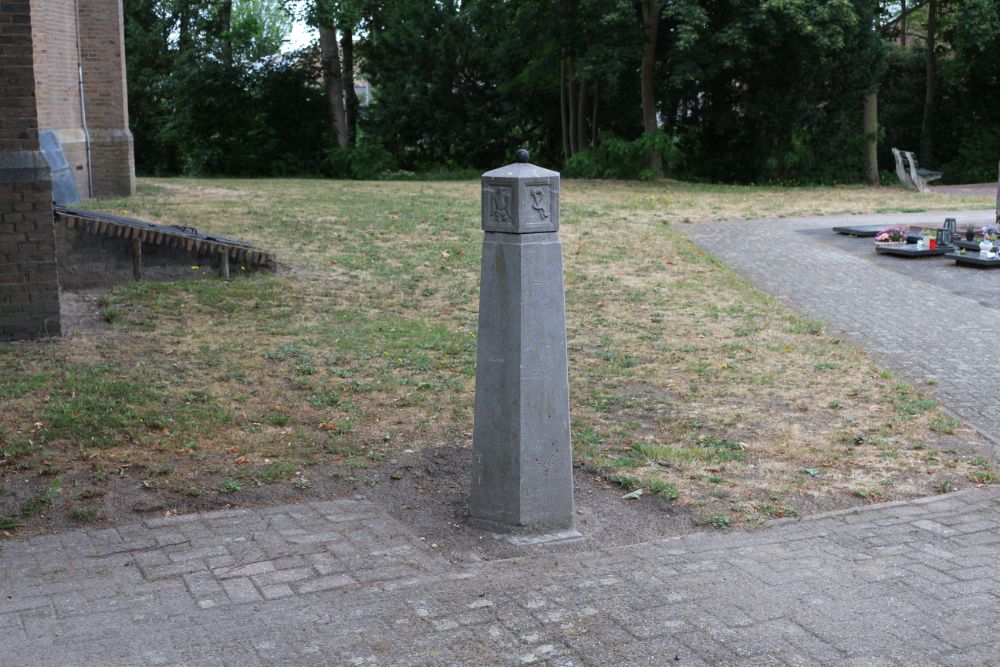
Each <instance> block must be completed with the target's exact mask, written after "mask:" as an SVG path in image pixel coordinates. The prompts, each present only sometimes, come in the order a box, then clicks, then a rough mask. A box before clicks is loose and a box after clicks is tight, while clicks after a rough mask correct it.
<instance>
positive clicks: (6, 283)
mask: <svg viewBox="0 0 1000 667" xmlns="http://www.w3.org/2000/svg"><path fill="white" fill-rule="evenodd" d="M0 81H2V82H3V85H4V94H3V95H0V341H11V340H22V339H27V338H35V337H38V336H45V335H58V334H59V333H60V320H59V277H58V272H57V270H56V242H55V234H54V231H53V215H52V182H51V177H50V172H49V168H48V165H47V164H46V162H45V158H44V156H43V155H42V153H41V151H39V146H38V117H37V112H36V108H35V76H34V67H33V57H32V24H31V8H30V6H29V3H28V0H0Z"/></svg>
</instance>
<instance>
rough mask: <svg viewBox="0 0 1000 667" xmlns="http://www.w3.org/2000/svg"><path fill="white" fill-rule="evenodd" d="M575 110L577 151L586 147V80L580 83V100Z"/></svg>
mask: <svg viewBox="0 0 1000 667" xmlns="http://www.w3.org/2000/svg"><path fill="white" fill-rule="evenodd" d="M578 102H579V105H578V106H577V110H576V118H577V121H576V146H577V150H581V151H582V150H584V149H585V148H586V147H587V80H586V79H584V80H583V81H581V82H580V99H579V100H578Z"/></svg>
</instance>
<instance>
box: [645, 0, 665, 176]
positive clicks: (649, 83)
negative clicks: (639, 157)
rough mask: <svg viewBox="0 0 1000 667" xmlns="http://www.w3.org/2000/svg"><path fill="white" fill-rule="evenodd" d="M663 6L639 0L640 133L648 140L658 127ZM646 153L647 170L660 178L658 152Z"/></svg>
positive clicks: (655, 0) (656, 0)
mask: <svg viewBox="0 0 1000 667" xmlns="http://www.w3.org/2000/svg"><path fill="white" fill-rule="evenodd" d="M664 6H665V2H664V0H641V9H642V25H643V28H644V29H645V37H646V40H645V49H644V50H643V53H642V64H641V66H640V69H639V71H640V77H641V89H642V131H643V133H644V134H645V135H646V136H647V137H649V138H650V139H652V137H653V136H654V135H656V133H657V132H659V125H658V124H657V122H656V44H657V40H658V38H659V34H660V17H661V16H662V15H663V8H664ZM647 153H648V157H649V168H650V169H652V170H653V173H654V174H656V175H657V176H662V175H663V160H662V158H661V157H660V153H659V151H657V150H656V149H655V148H654V147H653V146H650V147H649V149H648V151H647Z"/></svg>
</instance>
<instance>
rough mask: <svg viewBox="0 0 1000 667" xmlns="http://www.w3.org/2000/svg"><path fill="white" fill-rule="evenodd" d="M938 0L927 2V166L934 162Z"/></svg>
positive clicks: (923, 156) (923, 136) (923, 132)
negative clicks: (935, 50)
mask: <svg viewBox="0 0 1000 667" xmlns="http://www.w3.org/2000/svg"><path fill="white" fill-rule="evenodd" d="M936 33H937V0H930V2H928V3H927V92H926V95H925V96H924V122H923V124H922V125H921V127H920V161H921V162H922V163H923V165H924V166H925V167H928V166H930V165H931V164H933V163H934V150H933V149H934V139H933V138H932V136H931V134H932V132H933V130H934V92H935V88H936V86H935V79H936V69H937V57H936V56H935V54H934V48H935V46H936V45H937V34H936Z"/></svg>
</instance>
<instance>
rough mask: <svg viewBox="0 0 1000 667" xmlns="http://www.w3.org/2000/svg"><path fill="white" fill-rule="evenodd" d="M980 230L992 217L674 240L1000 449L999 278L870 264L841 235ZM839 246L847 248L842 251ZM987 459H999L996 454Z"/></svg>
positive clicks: (926, 263) (716, 230)
mask: <svg viewBox="0 0 1000 667" xmlns="http://www.w3.org/2000/svg"><path fill="white" fill-rule="evenodd" d="M945 217H953V218H956V219H957V220H958V227H959V230H962V229H963V228H964V227H965V225H966V224H967V223H974V224H976V225H977V226H981V225H982V224H984V223H988V222H992V220H993V211H991V210H990V211H970V212H961V211H960V212H950V213H949V212H940V213H920V214H905V215H873V216H841V217H827V218H799V219H791V218H790V219H780V220H755V221H749V222H745V221H740V222H720V223H711V224H704V225H702V224H699V225H691V226H685V227H683V228H681V231H682V232H683V233H685V234H686V235H687V236H688V237H689V238H691V239H692V240H694V241H695V242H697V243H698V244H699V245H701V246H702V247H703V248H705V249H707V250H708V251H710V252H711V253H712V254H714V255H715V256H716V257H718V258H719V259H721V260H723V261H724V262H726V263H727V264H729V265H731V266H733V267H735V268H736V269H737V270H738V271H739V272H740V273H741V274H743V275H744V276H746V277H747V278H749V279H750V280H751V281H752V282H753V283H755V284H756V285H757V286H759V287H761V288H762V289H763V290H765V291H767V292H770V293H772V294H775V295H776V296H778V297H779V298H780V299H782V300H783V301H785V302H787V303H788V304H790V305H791V306H792V307H793V308H794V309H795V310H797V311H798V312H800V313H802V314H804V315H806V316H808V317H811V318H814V319H817V320H821V321H823V322H826V323H827V324H829V325H830V327H831V328H832V330H834V331H841V332H843V333H845V334H846V335H848V336H849V337H850V338H851V339H852V340H853V341H855V342H856V343H859V344H860V345H861V346H862V347H864V348H865V349H866V350H868V351H869V352H871V353H873V355H874V356H875V357H876V359H878V360H879V361H880V362H882V363H884V364H885V365H887V366H888V367H890V368H895V369H897V370H900V371H903V372H904V373H905V374H906V375H907V376H908V377H910V378H912V379H916V380H919V381H925V380H931V381H933V383H934V384H932V385H931V386H929V387H927V388H928V389H930V390H931V393H933V394H934V395H935V397H936V398H937V399H938V400H939V401H940V402H941V404H942V405H943V406H944V407H946V408H948V409H950V410H951V411H952V412H954V413H955V414H956V415H957V416H959V417H961V418H962V419H964V420H965V421H967V422H968V423H969V424H971V425H972V426H974V427H976V428H977V429H979V430H980V431H981V432H983V433H984V434H985V435H987V436H988V437H990V438H991V439H993V440H994V442H1000V381H998V380H997V378H998V374H1000V364H998V363H997V359H998V357H1000V272H994V271H982V270H976V269H968V268H962V267H957V266H955V265H954V262H952V261H950V260H944V259H940V258H934V259H931V258H928V259H905V258H896V257H888V256H876V255H875V251H874V248H873V244H872V240H871V239H848V238H847V237H843V236H838V235H835V234H833V233H832V232H831V231H830V229H831V228H832V227H834V226H840V225H871V224H885V225H887V226H888V225H891V224H911V225H915V224H920V223H927V224H937V225H940V224H941V223H942V222H943V221H944V218H945ZM845 244H854V246H855V249H854V250H849V249H848V248H846V247H845ZM993 454H994V456H998V457H1000V446H998V447H995V448H994V451H993Z"/></svg>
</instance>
